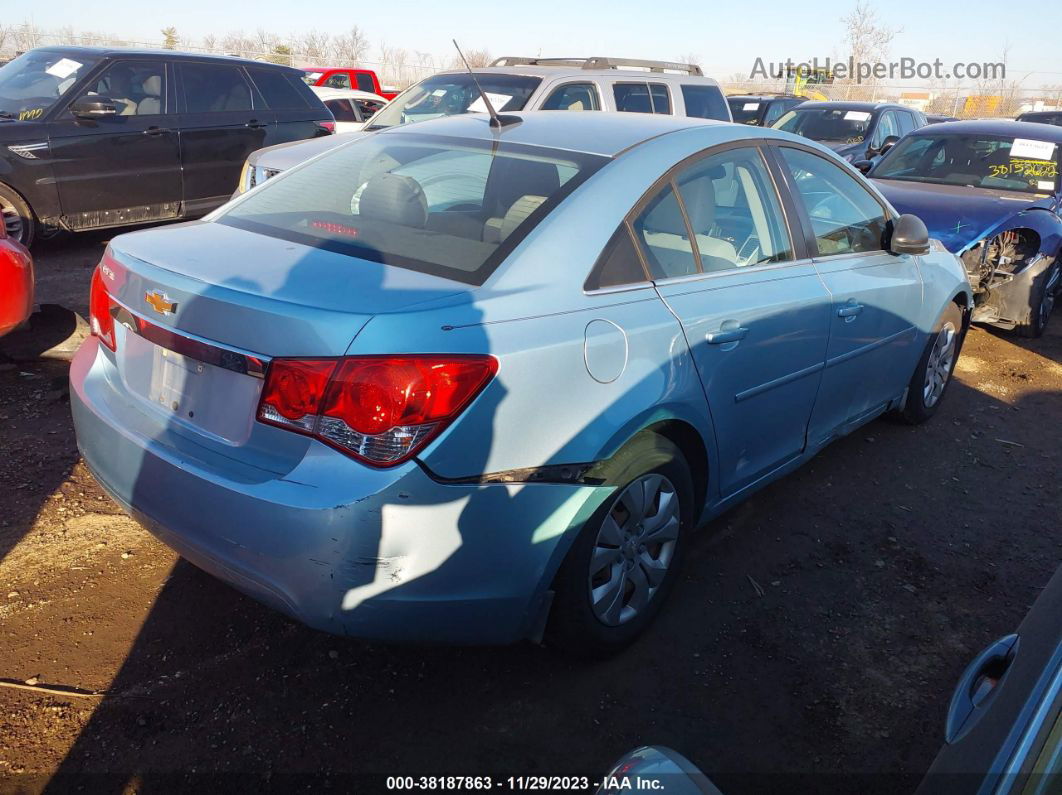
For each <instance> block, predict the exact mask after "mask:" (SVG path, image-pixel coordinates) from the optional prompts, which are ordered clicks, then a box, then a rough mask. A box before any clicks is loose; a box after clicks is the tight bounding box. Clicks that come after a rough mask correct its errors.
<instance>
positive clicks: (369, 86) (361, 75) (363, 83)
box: [354, 72, 376, 94]
mask: <svg viewBox="0 0 1062 795" xmlns="http://www.w3.org/2000/svg"><path fill="white" fill-rule="evenodd" d="M354 77H355V78H356V79H357V81H358V89H359V90H361V91H368V92H369V93H370V94H375V93H376V86H375V85H373V82H372V75H370V74H366V73H365V72H358V73H357V74H356V75H354Z"/></svg>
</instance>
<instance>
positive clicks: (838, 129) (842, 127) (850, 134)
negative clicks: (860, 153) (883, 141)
mask: <svg viewBox="0 0 1062 795" xmlns="http://www.w3.org/2000/svg"><path fill="white" fill-rule="evenodd" d="M870 116H871V113H870V111H868V110H850V109H845V108H808V109H806V110H791V111H789V112H788V113H787V114H785V115H784V116H783V117H782V118H780V119H779V120H778V121H776V122H775V123H774V128H775V129H776V130H785V131H786V132H791V133H795V134H797V135H803V136H804V137H805V138H810V139H811V140H812V141H824V142H830V143H846V144H857V143H859V142H860V141H862V140H863V139H864V138H866V137H867V129H868V128H869V127H870Z"/></svg>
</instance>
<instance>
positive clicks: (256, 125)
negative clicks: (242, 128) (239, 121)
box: [247, 119, 269, 130]
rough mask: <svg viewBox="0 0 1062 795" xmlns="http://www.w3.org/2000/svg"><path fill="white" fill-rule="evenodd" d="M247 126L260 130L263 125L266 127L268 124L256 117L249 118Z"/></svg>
mask: <svg viewBox="0 0 1062 795" xmlns="http://www.w3.org/2000/svg"><path fill="white" fill-rule="evenodd" d="M247 126H248V127H250V128H251V129H252V130H261V129H262V128H263V127H268V126H269V125H268V124H266V123H265V122H261V121H258V119H251V120H250V121H249V122H247Z"/></svg>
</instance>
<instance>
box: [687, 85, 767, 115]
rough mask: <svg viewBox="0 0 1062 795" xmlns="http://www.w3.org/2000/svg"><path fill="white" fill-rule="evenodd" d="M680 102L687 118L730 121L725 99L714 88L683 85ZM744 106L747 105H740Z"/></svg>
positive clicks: (721, 93) (716, 88) (717, 89)
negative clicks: (683, 106)
mask: <svg viewBox="0 0 1062 795" xmlns="http://www.w3.org/2000/svg"><path fill="white" fill-rule="evenodd" d="M682 101H683V103H684V104H685V105H686V115H687V116H694V117H696V118H698V119H715V120H717V121H730V109H729V108H728V107H727V104H726V99H724V98H723V92H722V91H720V90H719V88H718V87H716V86H712V85H686V84H683V86H682ZM749 102H751V100H749ZM746 104H748V103H747V102H744V103H742V107H744V106H745V105H746ZM734 121H737V119H734Z"/></svg>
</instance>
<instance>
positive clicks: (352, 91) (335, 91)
mask: <svg viewBox="0 0 1062 795" xmlns="http://www.w3.org/2000/svg"><path fill="white" fill-rule="evenodd" d="M310 90H311V91H312V92H313V93H315V94H316V95H317V96H318V97H320V98H321V99H372V100H378V101H380V102H387V100H386V99H384V98H383V97H381V96H380V95H379V94H373V93H372V92H371V91H359V90H358V89H356V88H331V87H330V86H310Z"/></svg>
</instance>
